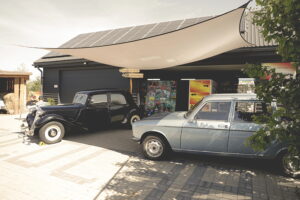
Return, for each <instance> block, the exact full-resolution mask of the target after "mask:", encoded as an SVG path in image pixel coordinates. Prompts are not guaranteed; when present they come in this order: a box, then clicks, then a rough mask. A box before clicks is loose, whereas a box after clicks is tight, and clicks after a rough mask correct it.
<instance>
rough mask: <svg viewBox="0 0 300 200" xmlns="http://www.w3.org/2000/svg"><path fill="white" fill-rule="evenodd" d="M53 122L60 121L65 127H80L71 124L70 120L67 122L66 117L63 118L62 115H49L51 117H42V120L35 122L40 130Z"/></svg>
mask: <svg viewBox="0 0 300 200" xmlns="http://www.w3.org/2000/svg"><path fill="white" fill-rule="evenodd" d="M51 121H58V122H60V123H62V124H64V125H67V126H70V127H72V126H78V125H76V124H74V123H72V122H70V121H69V120H66V119H65V118H64V117H62V116H60V115H56V114H49V115H45V116H42V117H41V118H40V119H38V120H37V121H36V122H35V128H37V129H39V128H41V127H42V126H44V125H45V124H47V123H48V122H51Z"/></svg>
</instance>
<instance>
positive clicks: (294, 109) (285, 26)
mask: <svg viewBox="0 0 300 200" xmlns="http://www.w3.org/2000/svg"><path fill="white" fill-rule="evenodd" d="M256 4H257V5H258V7H259V9H258V10H256V11H255V12H254V23H255V24H256V25H258V26H260V27H262V31H261V32H262V34H263V36H264V38H265V39H266V40H267V41H272V40H273V41H275V42H276V43H277V44H278V47H277V51H278V54H279V55H281V57H282V58H283V60H284V61H288V62H292V63H293V65H294V67H295V68H296V71H298V67H297V66H299V63H300V35H299V33H300V30H299V29H300V1H299V0H256ZM245 72H246V73H247V75H248V76H249V77H253V78H255V79H256V83H255V92H256V93H257V95H258V98H259V99H261V100H263V101H265V102H266V103H270V104H271V103H272V102H273V101H275V102H276V103H277V105H279V107H278V108H277V109H276V110H274V111H273V112H269V113H268V114H264V115H261V116H257V117H255V121H256V122H258V123H261V124H264V126H263V127H262V128H261V129H260V130H259V131H258V132H256V133H255V134H254V135H253V136H251V137H250V138H249V140H248V143H249V144H250V145H251V146H252V147H253V148H255V149H256V150H263V149H265V148H266V147H267V146H268V145H269V144H270V143H271V142H272V141H274V140H279V141H282V142H287V143H288V144H289V150H290V152H291V153H293V154H294V155H295V154H298V155H299V152H300V80H299V78H295V77H293V76H292V75H284V74H282V73H276V71H275V69H271V68H267V67H263V66H261V65H249V66H248V67H247V68H246V69H245ZM266 77H269V79H266Z"/></svg>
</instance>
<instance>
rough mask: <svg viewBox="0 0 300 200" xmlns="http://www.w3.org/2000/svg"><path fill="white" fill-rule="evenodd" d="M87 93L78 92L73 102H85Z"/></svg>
mask: <svg viewBox="0 0 300 200" xmlns="http://www.w3.org/2000/svg"><path fill="white" fill-rule="evenodd" d="M87 97H88V96H87V95H86V94H76V95H75V97H74V99H73V103H74V104H78V103H79V104H85V102H86V99H87Z"/></svg>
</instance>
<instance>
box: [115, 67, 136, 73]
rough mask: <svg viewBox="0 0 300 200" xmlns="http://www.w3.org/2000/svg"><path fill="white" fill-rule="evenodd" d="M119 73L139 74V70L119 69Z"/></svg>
mask: <svg viewBox="0 0 300 200" xmlns="http://www.w3.org/2000/svg"><path fill="white" fill-rule="evenodd" d="M119 72H121V73H139V72H140V70H139V69H130V68H122V69H119Z"/></svg>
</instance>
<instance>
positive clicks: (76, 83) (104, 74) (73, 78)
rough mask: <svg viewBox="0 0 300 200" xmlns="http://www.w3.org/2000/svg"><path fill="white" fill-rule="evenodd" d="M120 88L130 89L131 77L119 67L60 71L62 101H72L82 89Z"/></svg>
mask: <svg viewBox="0 0 300 200" xmlns="http://www.w3.org/2000/svg"><path fill="white" fill-rule="evenodd" d="M103 88H118V89H129V79H127V78H123V77H122V75H121V73H120V72H119V71H118V69H90V70H86V69H84V70H63V71H61V72H60V90H59V91H60V92H59V96H60V101H61V102H62V103H70V102H72V100H73V97H74V94H75V93H76V92H78V91H81V90H91V89H103Z"/></svg>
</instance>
